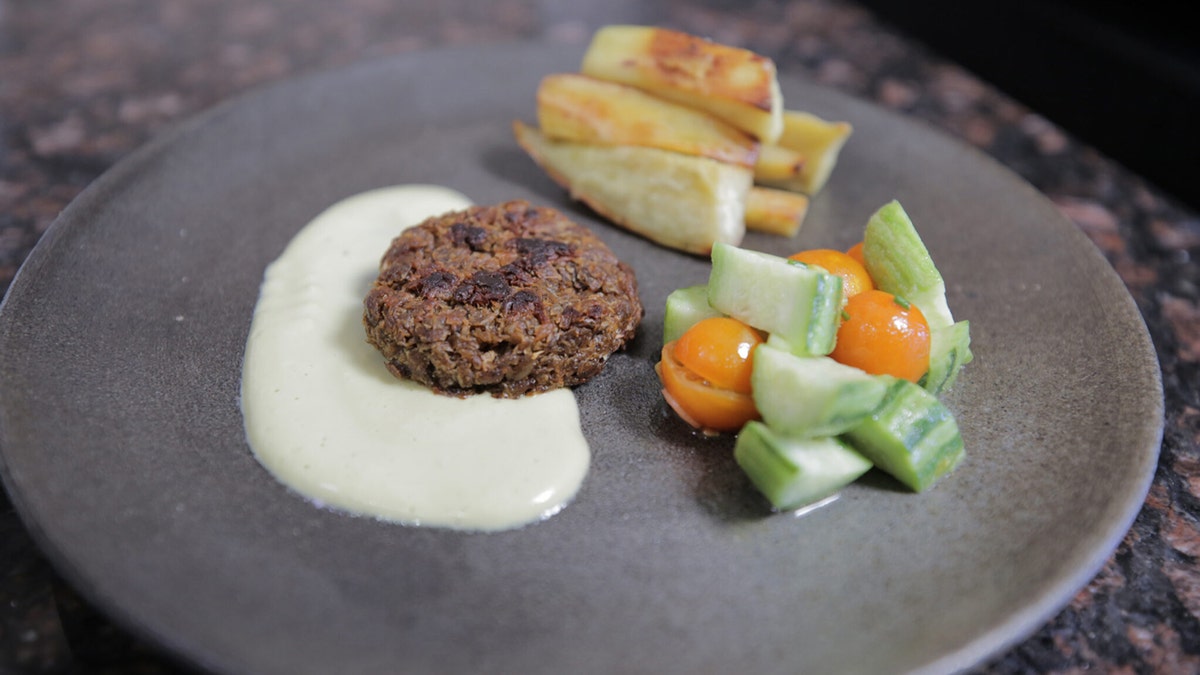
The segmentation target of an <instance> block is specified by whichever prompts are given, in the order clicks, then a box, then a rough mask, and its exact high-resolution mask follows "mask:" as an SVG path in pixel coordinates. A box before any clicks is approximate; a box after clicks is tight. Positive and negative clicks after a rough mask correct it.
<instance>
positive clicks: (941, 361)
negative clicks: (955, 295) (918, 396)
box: [920, 321, 975, 396]
mask: <svg viewBox="0 0 1200 675" xmlns="http://www.w3.org/2000/svg"><path fill="white" fill-rule="evenodd" d="M973 358H975V356H974V354H972V353H971V330H970V323H969V322H967V321H958V322H955V323H954V324H951V325H949V326H941V327H939V328H933V329H931V330H930V331H929V372H928V373H925V377H924V378H922V380H921V383H920V384H921V386H923V387H925V390H926V391H928V392H929V393H931V394H933V395H935V396H937V395H938V394H941V393H942V392H944V391H946V390H947V389H949V388H950V387H951V385H953V384H954V381H955V380H956V379H958V371H959V369H961V368H962V367H963V366H964V365H966V364H967V363H970V362H971V359H973Z"/></svg>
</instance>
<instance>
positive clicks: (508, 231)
mask: <svg viewBox="0 0 1200 675" xmlns="http://www.w3.org/2000/svg"><path fill="white" fill-rule="evenodd" d="M363 306H364V312H363V325H364V326H365V327H366V332H367V341H368V342H370V343H371V344H373V345H375V347H376V348H378V349H379V351H380V352H381V353H382V354H383V356H384V358H385V359H386V360H387V367H388V369H389V370H391V371H392V373H393V374H395V375H396V376H398V377H401V378H406V379H411V380H415V381H417V382H420V383H422V384H425V385H427V386H429V387H431V388H433V389H434V390H435V391H437V392H439V393H443V394H453V395H457V396H463V395H467V394H472V393H480V392H485V391H486V392H489V393H491V394H492V395H493V396H503V397H518V396H522V395H525V394H530V393H535V392H541V391H547V390H550V389H555V388H558V387H569V386H573V385H577V384H581V383H583V382H586V381H587V380H589V379H591V378H592V377H594V376H595V375H596V374H597V373H599V372H600V370H601V369H602V368H603V367H604V363H605V360H606V359H607V358H608V356H609V355H610V354H612V353H613V352H614V351H616V350H618V349H620V348H622V347H623V346H625V344H626V343H627V342H628V341H629V340H631V339H633V336H634V333H635V332H636V330H637V326H638V324H639V323H640V322H641V320H642V314H643V309H642V305H641V301H640V300H639V299H638V290H637V279H636V278H635V277H634V274H633V270H632V269H631V268H630V267H629V266H628V265H626V264H625V263H623V262H621V261H620V260H617V257H616V256H615V255H614V254H613V252H612V251H611V250H610V249H609V248H608V247H607V246H606V245H605V244H604V242H602V241H601V240H600V239H599V238H598V237H596V235H594V234H592V232H591V231H589V230H588V229H587V228H585V227H582V226H580V225H577V224H575V223H573V222H571V221H570V220H568V219H567V218H566V217H565V216H563V215H562V214H561V213H559V212H558V211H555V210H554V209H551V208H546V207H537V206H533V205H531V204H529V203H528V202H526V201H521V200H517V201H510V202H505V203H502V204H497V205H494V206H473V207H471V208H468V209H466V210H463V211H454V212H451V213H446V214H444V215H441V216H436V217H433V218H430V219H428V220H426V221H425V222H423V223H421V224H420V225H417V226H415V227H412V228H409V229H408V230H405V231H404V232H403V233H401V234H400V236H398V237H396V238H395V239H394V240H393V241H392V244H391V246H390V247H389V248H388V250H387V253H386V254H384V256H383V261H382V262H381V264H380V272H379V277H378V278H377V279H376V280H375V283H374V284H373V285H372V286H371V290H370V292H368V293H367V297H366V299H365V300H364V301H363Z"/></svg>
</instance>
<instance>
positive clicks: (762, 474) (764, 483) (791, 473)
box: [733, 422, 871, 510]
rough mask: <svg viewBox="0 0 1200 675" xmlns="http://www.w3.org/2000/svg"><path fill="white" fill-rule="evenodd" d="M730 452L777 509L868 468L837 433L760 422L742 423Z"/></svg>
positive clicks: (815, 497) (821, 494)
mask: <svg viewBox="0 0 1200 675" xmlns="http://www.w3.org/2000/svg"><path fill="white" fill-rule="evenodd" d="M733 457H734V459H735V460H736V461H737V463H738V466H740V467H741V468H742V470H743V471H745V472H746V475H747V476H748V477H749V478H750V482H752V483H753V484H754V486H755V487H756V488H758V490H759V492H761V493H762V494H763V496H765V497H766V498H767V500H768V501H770V502H771V504H772V505H773V506H774V507H775V508H777V509H780V510H786V509H796V508H800V507H802V506H806V505H808V504H812V503H813V502H817V501H820V500H822V499H824V498H826V497H828V496H830V495H833V494H834V493H836V492H837V491H838V490H841V489H842V488H843V487H845V486H846V485H848V484H850V483H852V482H853V481H854V480H855V479H856V478H858V477H859V476H861V475H863V474H864V473H866V472H867V471H868V470H870V468H871V462H870V461H869V460H867V459H866V458H865V457H863V456H862V455H860V454H859V453H857V452H855V451H854V450H853V449H852V448H850V447H849V446H848V445H846V444H845V443H843V442H842V441H840V440H838V439H837V438H832V437H824V438H789V437H786V436H783V435H781V434H778V433H775V432H774V431H772V430H771V429H769V428H768V427H767V426H766V425H765V424H763V423H761V422H747V423H746V426H744V427H742V431H741V433H739V434H738V438H737V443H736V444H735V445H734V447H733Z"/></svg>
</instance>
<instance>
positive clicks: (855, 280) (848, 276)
mask: <svg viewBox="0 0 1200 675" xmlns="http://www.w3.org/2000/svg"><path fill="white" fill-rule="evenodd" d="M788 257H789V258H790V259H792V260H795V261H797V262H802V263H804V264H806V265H816V266H817V267H820V268H821V269H823V270H825V271H826V272H829V273H830V274H836V275H838V276H839V277H841V278H842V297H843V298H845V299H849V298H852V297H854V296H856V295H858V294H859V293H862V292H863V291H869V290H871V289H872V288H875V282H873V281H871V275H870V274H867V268H865V267H863V265H862V263H860V262H859V261H857V260H855V259H854V258H853V257H852V256H850V255H849V254H848V253H843V252H841V251H835V250H833V249H831V248H814V249H810V250H807V251H800V252H799V253H795V254H792V255H791V256H788Z"/></svg>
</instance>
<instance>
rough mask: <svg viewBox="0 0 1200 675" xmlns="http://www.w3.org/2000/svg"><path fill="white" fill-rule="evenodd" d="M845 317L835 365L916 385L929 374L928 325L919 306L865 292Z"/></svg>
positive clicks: (846, 310)
mask: <svg viewBox="0 0 1200 675" xmlns="http://www.w3.org/2000/svg"><path fill="white" fill-rule="evenodd" d="M842 316H843V321H842V324H841V326H840V327H839V328H838V333H837V346H836V347H834V349H833V353H831V354H830V356H831V357H833V359H834V360H835V361H838V362H841V363H844V364H846V365H848V366H854V367H856V368H861V369H862V370H865V371H867V372H868V373H872V374H875V375H882V374H887V375H893V376H895V377H899V378H903V379H906V380H911V381H913V382H916V381H917V380H919V379H921V376H922V375H924V374H925V372H926V371H927V370H929V324H928V323H927V322H926V321H925V316H924V315H923V314H921V310H920V309H918V308H917V306H916V305H913V304H910V303H907V302H904V301H903V300H899V299H897V298H896V297H895V296H893V295H892V294H891V293H885V292H883V291H877V290H876V291H866V292H864V293H859V294H858V295H856V296H854V297H853V298H850V301H849V302H847V303H846V306H845V308H844V309H843V312H842Z"/></svg>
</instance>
